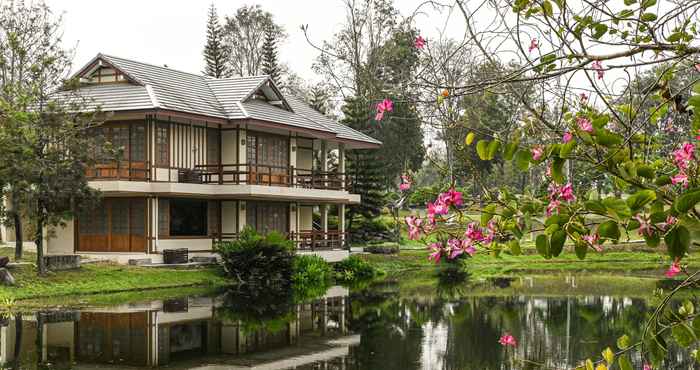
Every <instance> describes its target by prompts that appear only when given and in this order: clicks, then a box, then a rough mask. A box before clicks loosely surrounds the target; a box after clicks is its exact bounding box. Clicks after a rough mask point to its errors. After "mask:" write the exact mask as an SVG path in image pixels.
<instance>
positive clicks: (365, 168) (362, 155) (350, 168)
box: [341, 97, 384, 232]
mask: <svg viewBox="0 0 700 370" xmlns="http://www.w3.org/2000/svg"><path fill="white" fill-rule="evenodd" d="M369 108H370V104H369V102H368V101H366V100H365V99H362V98H358V97H351V98H348V99H347V100H346V102H345V105H344V106H343V114H344V117H343V119H342V121H341V123H343V124H345V125H347V126H349V127H351V128H353V129H355V130H358V131H360V132H363V133H365V134H367V135H371V134H374V132H373V131H374V130H375V128H374V126H372V122H373V121H372V119H371V112H370V110H369ZM346 160H347V162H346V171H347V175H348V177H349V181H350V187H351V189H352V192H353V193H354V194H360V196H361V197H362V198H361V199H362V200H361V203H360V204H358V205H352V206H349V207H348V211H347V219H348V220H349V222H350V224H349V226H348V228H347V230H348V232H350V231H352V228H353V227H352V226H353V220H354V218H355V215H362V216H363V217H365V218H368V219H372V218H375V217H377V216H379V214H380V212H381V209H382V207H383V206H384V193H383V192H382V191H381V189H382V186H381V181H382V167H381V164H380V162H379V161H377V150H376V149H353V150H348V151H347V152H346Z"/></svg>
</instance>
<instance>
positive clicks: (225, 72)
mask: <svg viewBox="0 0 700 370" xmlns="http://www.w3.org/2000/svg"><path fill="white" fill-rule="evenodd" d="M223 39H224V35H223V28H222V27H221V25H220V24H219V17H218V15H217V14H216V8H215V7H214V4H211V7H209V16H208V19H207V44H206V45H205V46H204V62H205V63H206V66H205V68H204V74H205V75H207V76H212V77H216V78H225V77H230V76H231V69H230V68H229V67H228V65H227V64H226V63H227V60H228V58H229V56H230V55H231V53H230V51H229V49H228V47H227V46H226V44H225V43H224V40H223Z"/></svg>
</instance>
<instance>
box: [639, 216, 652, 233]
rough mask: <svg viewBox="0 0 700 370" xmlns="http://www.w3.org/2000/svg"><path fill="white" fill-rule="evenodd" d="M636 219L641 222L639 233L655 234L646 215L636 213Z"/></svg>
mask: <svg viewBox="0 0 700 370" xmlns="http://www.w3.org/2000/svg"><path fill="white" fill-rule="evenodd" d="M634 219H635V220H637V222H639V230H638V231H639V233H640V234H642V235H644V236H652V235H654V229H653V228H652V227H651V223H649V220H648V219H647V218H645V217H642V216H641V215H636V216H634Z"/></svg>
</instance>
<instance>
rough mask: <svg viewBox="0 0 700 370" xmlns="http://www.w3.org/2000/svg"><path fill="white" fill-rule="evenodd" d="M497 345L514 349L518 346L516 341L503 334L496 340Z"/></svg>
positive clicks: (507, 334)
mask: <svg viewBox="0 0 700 370" xmlns="http://www.w3.org/2000/svg"><path fill="white" fill-rule="evenodd" d="M498 343H499V344H500V345H502V346H504V347H508V346H511V347H515V346H517V345H518V341H517V340H516V339H515V337H514V336H512V335H511V334H510V333H503V335H501V338H500V339H498Z"/></svg>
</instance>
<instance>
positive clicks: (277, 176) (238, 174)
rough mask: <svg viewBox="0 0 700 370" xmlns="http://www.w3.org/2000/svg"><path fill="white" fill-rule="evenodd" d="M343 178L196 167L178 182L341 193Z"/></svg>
mask: <svg viewBox="0 0 700 370" xmlns="http://www.w3.org/2000/svg"><path fill="white" fill-rule="evenodd" d="M344 177H345V174H344V173H339V172H323V171H316V170H309V169H300V168H295V167H294V166H287V167H282V166H270V165H258V164H219V165H197V166H195V168H194V169H193V170H190V171H188V170H185V171H182V170H181V176H180V181H181V182H198V183H202V184H235V185H240V184H247V185H267V186H288V187H296V188H306V189H327V190H343V189H344V188H345V187H344V184H343V180H344Z"/></svg>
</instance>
